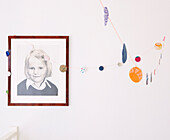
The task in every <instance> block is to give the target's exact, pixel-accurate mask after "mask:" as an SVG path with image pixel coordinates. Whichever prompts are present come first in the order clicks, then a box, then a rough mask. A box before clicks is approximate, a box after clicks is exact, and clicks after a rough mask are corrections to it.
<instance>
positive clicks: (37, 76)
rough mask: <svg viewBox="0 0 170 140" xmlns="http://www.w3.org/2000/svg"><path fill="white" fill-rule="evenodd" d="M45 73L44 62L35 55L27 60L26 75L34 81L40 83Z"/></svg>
mask: <svg viewBox="0 0 170 140" xmlns="http://www.w3.org/2000/svg"><path fill="white" fill-rule="evenodd" d="M46 74H47V67H46V65H45V63H44V62H42V61H41V60H39V59H38V58H36V57H30V59H29V62H28V75H29V76H30V79H31V80H32V81H34V82H35V83H37V84H38V83H39V84H41V83H42V82H43V81H44V79H45V77H46Z"/></svg>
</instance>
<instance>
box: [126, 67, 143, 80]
mask: <svg viewBox="0 0 170 140" xmlns="http://www.w3.org/2000/svg"><path fill="white" fill-rule="evenodd" d="M129 77H130V79H131V80H132V81H133V82H135V83H138V82H140V81H141V80H142V70H141V69H140V68H138V67H133V68H132V69H131V70H130V71H129Z"/></svg>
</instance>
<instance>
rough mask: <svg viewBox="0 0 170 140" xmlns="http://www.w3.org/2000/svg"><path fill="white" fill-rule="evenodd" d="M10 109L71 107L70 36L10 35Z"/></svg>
mask: <svg viewBox="0 0 170 140" xmlns="http://www.w3.org/2000/svg"><path fill="white" fill-rule="evenodd" d="M8 52H9V54H10V55H9V56H8V71H9V72H10V76H9V77H8V106H68V105H69V36H8Z"/></svg>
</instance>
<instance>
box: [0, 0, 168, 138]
mask: <svg viewBox="0 0 170 140" xmlns="http://www.w3.org/2000/svg"><path fill="white" fill-rule="evenodd" d="M103 3H104V5H106V6H108V8H109V12H110V18H111V19H112V22H113V24H114V25H115V27H116V29H117V31H118V32H119V34H120V36H121V38H122V40H123V41H125V42H126V44H127V47H128V50H129V52H130V54H131V56H132V57H133V58H134V57H135V56H136V55H140V54H141V53H143V52H145V51H146V50H147V49H148V48H152V47H153V46H154V43H156V42H159V41H161V40H162V39H163V36H164V35H165V36H166V42H167V49H165V51H164V52H163V60H162V61H161V65H160V67H159V70H158V71H157V74H156V76H155V77H154V78H153V83H151V84H149V85H148V86H146V85H145V78H143V80H142V81H141V82H140V83H138V84H134V83H133V82H132V81H131V80H130V78H129V76H128V73H129V70H130V69H131V68H132V67H133V66H134V65H133V63H132V62H131V61H128V62H127V63H126V65H125V66H123V67H121V68H119V67H117V66H116V65H114V66H113V67H109V68H106V69H105V71H103V72H100V71H98V66H100V65H110V64H116V63H117V62H119V61H120V60H121V49H122V46H121V44H120V42H119V40H118V38H117V36H116V34H115V32H114V30H113V28H112V26H111V24H110V23H109V24H108V26H107V27H104V23H103V22H104V21H103V9H102V6H101V5H100V2H99V0H93V1H92V0H84V1H83V0H0V68H1V72H0V77H1V79H0V129H1V130H2V129H4V128H7V127H10V126H19V131H20V140H169V139H170V133H169V130H170V118H169V116H170V109H169V108H170V102H169V100H170V86H169V83H170V75H169V71H170V63H169V60H170V55H169V54H170V49H169V47H168V44H169V37H170V29H169V27H170V26H169V25H170V20H169V18H170V1H169V0H140V1H139V0H128V1H127V0H103ZM8 35H69V36H70V43H69V44H70V66H71V67H79V68H81V67H82V66H87V67H93V66H94V67H96V68H94V69H90V68H89V69H88V72H87V73H85V74H81V73H80V69H76V68H75V69H70V81H69V82H70V88H69V91H70V92H69V94H70V99H69V100H70V106H69V107H8V106H7V95H6V89H7V75H5V73H6V72H7V57H6V56H5V51H6V50H7V48H8V38H7V37H8ZM141 57H142V61H141V63H140V64H139V65H138V66H139V67H140V68H141V69H142V70H143V72H144V74H145V73H146V72H151V71H152V70H153V69H154V68H155V66H156V65H157V63H158V59H159V54H158V51H156V50H154V49H152V50H151V51H150V52H148V53H147V54H145V55H141Z"/></svg>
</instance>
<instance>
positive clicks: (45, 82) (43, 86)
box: [26, 79, 51, 90]
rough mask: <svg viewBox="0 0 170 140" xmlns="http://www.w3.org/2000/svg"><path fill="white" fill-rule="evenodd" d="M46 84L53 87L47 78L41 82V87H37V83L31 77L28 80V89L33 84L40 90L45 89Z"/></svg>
mask: <svg viewBox="0 0 170 140" xmlns="http://www.w3.org/2000/svg"><path fill="white" fill-rule="evenodd" d="M46 85H47V86H49V87H50V88H51V86H50V84H49V82H48V81H47V79H45V80H44V82H43V83H42V84H41V86H40V87H37V86H36V85H35V83H34V82H33V81H32V80H30V79H27V81H26V89H27V90H28V88H29V87H30V86H33V87H34V88H35V89H38V90H43V89H44V88H45V87H46Z"/></svg>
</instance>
